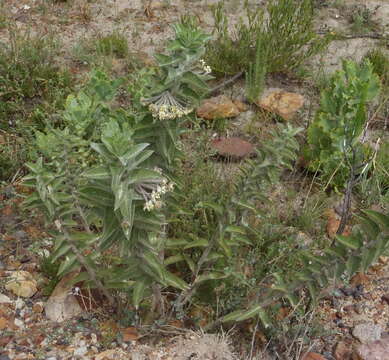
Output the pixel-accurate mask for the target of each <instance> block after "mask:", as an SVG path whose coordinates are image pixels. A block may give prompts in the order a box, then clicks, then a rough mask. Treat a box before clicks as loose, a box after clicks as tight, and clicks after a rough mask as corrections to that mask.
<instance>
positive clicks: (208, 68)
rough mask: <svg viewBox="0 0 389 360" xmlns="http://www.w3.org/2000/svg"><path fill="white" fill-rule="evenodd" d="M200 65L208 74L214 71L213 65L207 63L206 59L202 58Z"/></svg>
mask: <svg viewBox="0 0 389 360" xmlns="http://www.w3.org/2000/svg"><path fill="white" fill-rule="evenodd" d="M200 66H201V68H202V69H203V71H204V72H205V73H206V74H210V73H211V72H212V69H211V67H210V66H209V65H207V63H206V62H205V60H204V59H200Z"/></svg>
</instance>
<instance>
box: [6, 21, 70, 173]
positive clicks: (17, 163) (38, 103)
mask: <svg viewBox="0 0 389 360" xmlns="http://www.w3.org/2000/svg"><path fill="white" fill-rule="evenodd" d="M8 34H9V42H8V43H0V88H1V89H2V91H1V93H0V130H2V137H3V138H4V144H3V145H4V146H2V149H1V151H0V159H1V160H0V162H1V169H2V171H0V173H1V176H0V177H1V179H7V178H9V177H10V176H11V174H12V173H15V171H16V170H17V169H18V168H20V167H21V166H22V164H23V163H24V162H25V161H26V160H28V159H30V155H32V154H33V153H34V152H33V151H32V150H31V149H30V148H29V147H28V145H27V144H29V140H30V139H31V137H32V132H33V130H34V129H41V128H42V127H44V126H45V125H44V124H45V117H46V116H48V115H47V114H48V113H52V112H53V111H55V110H56V109H59V108H61V107H62V104H63V101H64V97H66V95H67V94H68V93H69V92H70V91H71V88H72V78H71V76H70V75H69V73H68V72H67V71H66V70H63V69H61V68H60V67H59V66H58V64H57V63H56V61H55V56H56V51H57V48H58V45H57V43H56V41H55V39H54V38H53V37H51V36H41V35H40V34H37V35H32V34H30V33H29V32H22V31H20V30H18V29H16V28H15V27H13V26H9V28H8ZM54 109H55V110H54Z"/></svg>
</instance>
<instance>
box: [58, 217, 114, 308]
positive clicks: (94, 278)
mask: <svg viewBox="0 0 389 360" xmlns="http://www.w3.org/2000/svg"><path fill="white" fill-rule="evenodd" d="M55 223H56V225H57V228H58V230H59V231H61V232H62V233H63V234H64V235H65V239H66V241H67V243H68V244H69V246H70V248H71V250H72V251H73V253H74V255H76V258H77V260H78V261H79V263H80V264H81V265H82V266H84V268H85V270H86V271H87V273H88V275H89V277H90V278H91V280H92V281H93V282H94V283H95V285H96V287H97V288H98V289H99V290H100V291H101V293H102V294H103V295H104V296H105V297H106V298H107V299H108V301H109V304H110V305H111V306H113V307H114V306H115V304H116V301H115V299H114V298H113V297H112V296H111V294H110V293H109V292H108V290H107V289H106V288H105V287H104V285H103V283H102V282H101V281H100V280H99V279H98V278H97V275H96V272H95V270H94V269H93V268H91V267H90V266H89V264H88V262H87V261H86V259H85V256H84V255H83V254H82V253H81V251H80V250H79V249H78V248H77V246H76V244H75V243H74V241H73V239H72V238H71V236H70V234H69V233H68V231H67V229H66V228H65V227H63V226H62V224H61V222H60V221H59V220H56V222H55Z"/></svg>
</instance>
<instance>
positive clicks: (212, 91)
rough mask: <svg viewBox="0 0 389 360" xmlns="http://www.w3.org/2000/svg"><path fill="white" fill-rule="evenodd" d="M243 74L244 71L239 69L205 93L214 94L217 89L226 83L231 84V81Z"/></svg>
mask: <svg viewBox="0 0 389 360" xmlns="http://www.w3.org/2000/svg"><path fill="white" fill-rule="evenodd" d="M243 74H244V71H240V72H238V73H237V74H235V75H234V76H233V77H231V78H229V79H227V80H226V81H224V82H222V83H221V84H219V85H216V86H215V87H214V88H212V89H211V90H209V92H208V94H207V95H213V94H215V93H216V92H217V91H219V90H220V89H222V88H224V87H226V86H227V85H230V84H232V83H233V82H235V81H236V80H238V79H239V78H240V77H241V76H242V75H243Z"/></svg>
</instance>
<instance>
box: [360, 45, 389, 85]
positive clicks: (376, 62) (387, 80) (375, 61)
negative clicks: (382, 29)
mask: <svg viewBox="0 0 389 360" xmlns="http://www.w3.org/2000/svg"><path fill="white" fill-rule="evenodd" d="M364 60H369V61H370V63H371V65H372V67H373V72H375V73H376V74H377V75H378V76H379V77H380V79H381V83H382V85H383V86H384V87H389V57H388V55H386V54H385V53H384V52H383V51H382V50H381V49H380V48H377V49H373V50H370V51H369V52H368V53H367V54H366V55H365V57H364Z"/></svg>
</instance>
